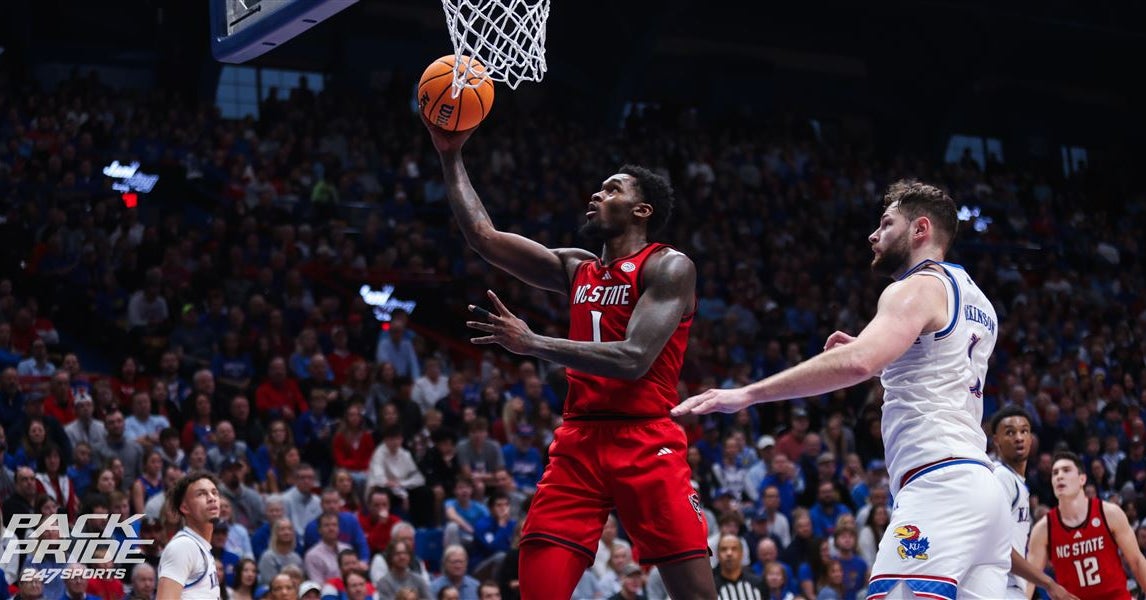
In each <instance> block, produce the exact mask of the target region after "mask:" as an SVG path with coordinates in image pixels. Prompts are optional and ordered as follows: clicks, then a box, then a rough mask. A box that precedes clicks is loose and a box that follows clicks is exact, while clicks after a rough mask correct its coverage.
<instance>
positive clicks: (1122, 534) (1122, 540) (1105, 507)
mask: <svg viewBox="0 0 1146 600" xmlns="http://www.w3.org/2000/svg"><path fill="white" fill-rule="evenodd" d="M1102 512H1103V513H1104V514H1105V516H1106V524H1107V525H1109V526H1110V533H1112V534H1114V542H1115V543H1116V544H1118V549H1119V550H1120V551H1121V552H1122V560H1124V561H1126V564H1127V565H1129V566H1130V571H1131V572H1132V573H1134V580H1135V581H1137V582H1138V589H1144V587H1143V586H1146V557H1143V556H1142V551H1141V550H1139V549H1138V540H1137V539H1135V536H1134V529H1133V528H1132V527H1130V520H1129V519H1127V518H1126V513H1124V512H1122V508H1121V507H1119V506H1118V505H1117V504H1113V503H1110V502H1103V503H1102Z"/></svg>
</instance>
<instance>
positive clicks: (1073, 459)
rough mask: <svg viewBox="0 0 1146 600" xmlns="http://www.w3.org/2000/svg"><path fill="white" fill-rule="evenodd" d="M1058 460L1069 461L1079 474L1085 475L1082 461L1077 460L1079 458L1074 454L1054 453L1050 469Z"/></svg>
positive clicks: (1065, 451)
mask: <svg viewBox="0 0 1146 600" xmlns="http://www.w3.org/2000/svg"><path fill="white" fill-rule="evenodd" d="M1060 460H1069V461H1070V462H1072V463H1074V466H1075V467H1077V468H1078V472H1079V473H1082V474H1083V475H1086V469H1085V468H1083V466H1082V459H1081V458H1079V456H1078V455H1077V454H1075V453H1074V452H1071V451H1070V450H1059V451H1058V452H1055V453H1054V457H1053V458H1052V459H1051V466H1052V468H1053V466H1054V464H1055V463H1056V462H1058V461H1060Z"/></svg>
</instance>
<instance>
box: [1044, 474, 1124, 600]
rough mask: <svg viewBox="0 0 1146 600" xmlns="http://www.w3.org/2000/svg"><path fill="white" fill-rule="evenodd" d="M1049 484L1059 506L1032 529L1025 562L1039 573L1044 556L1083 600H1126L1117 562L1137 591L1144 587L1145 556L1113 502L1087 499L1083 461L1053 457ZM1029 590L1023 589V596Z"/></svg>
mask: <svg viewBox="0 0 1146 600" xmlns="http://www.w3.org/2000/svg"><path fill="white" fill-rule="evenodd" d="M1051 483H1052V484H1053V485H1054V495H1055V497H1056V498H1058V507H1057V508H1052V509H1051V511H1050V512H1049V513H1048V514H1047V516H1045V517H1043V518H1042V519H1040V520H1039V522H1038V523H1035V526H1034V528H1033V529H1032V530H1031V542H1030V546H1029V549H1028V550H1027V557H1028V560H1029V561H1030V562H1031V564H1032V565H1033V566H1034V567H1035V568H1036V569H1039V570H1042V569H1044V568H1046V563H1047V557H1048V556H1049V557H1050V562H1051V566H1053V567H1054V577H1055V580H1056V581H1058V583H1060V584H1061V585H1062V586H1063V587H1065V588H1066V589H1067V590H1069V591H1070V592H1071V593H1073V594H1075V595H1076V596H1078V597H1079V598H1081V599H1082V600H1091V599H1095V600H1098V599H1101V600H1115V599H1119V598H1124V599H1127V600H1128V599H1129V598H1130V593H1129V592H1127V591H1126V573H1125V571H1123V569H1122V559H1125V560H1126V564H1128V565H1130V569H1131V570H1132V571H1133V572H1134V579H1136V580H1138V587H1139V588H1141V587H1142V585H1143V584H1146V558H1144V557H1143V556H1142V552H1141V551H1140V550H1138V541H1137V540H1136V539H1135V536H1134V530H1133V529H1131V527H1130V521H1129V520H1128V519H1127V518H1126V513H1124V512H1122V509H1121V508H1119V506H1118V505H1117V504H1112V503H1110V502H1103V501H1102V500H1100V499H1098V498H1087V497H1086V493H1085V492H1084V491H1083V488H1084V487H1085V486H1086V475H1085V474H1083V471H1082V459H1080V458H1079V457H1078V455H1076V454H1074V453H1072V452H1058V453H1056V454H1055V457H1054V464H1053V466H1052V467H1051ZM1119 550H1121V551H1122V557H1121V558H1119V556H1118V551H1119ZM1031 591H1032V589H1031V587H1030V586H1028V588H1027V595H1028V596H1029V595H1030V593H1031Z"/></svg>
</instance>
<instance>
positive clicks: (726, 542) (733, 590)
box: [712, 533, 764, 600]
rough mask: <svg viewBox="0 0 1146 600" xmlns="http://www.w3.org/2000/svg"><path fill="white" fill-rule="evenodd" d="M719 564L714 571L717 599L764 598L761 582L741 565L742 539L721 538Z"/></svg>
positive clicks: (760, 599) (733, 537) (723, 536)
mask: <svg viewBox="0 0 1146 600" xmlns="http://www.w3.org/2000/svg"><path fill="white" fill-rule="evenodd" d="M716 557H717V559H718V560H719V564H718V565H717V567H716V568H715V569H713V572H712V575H713V579H715V580H716V597H717V598H718V599H719V600H762V599H763V598H764V592H763V591H762V589H763V586H762V585H761V581H760V579H759V578H757V577H756V576H755V575H753V574H752V573H749V572H746V571H745V570H744V567H743V566H742V565H741V564H740V561H741V559H743V558H744V550H743V548H742V547H741V545H740V537H739V536H736V535H732V534H730V533H726V534H724V535H722V536H720V543H719V544H717V546H716Z"/></svg>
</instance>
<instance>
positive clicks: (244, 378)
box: [211, 331, 255, 392]
mask: <svg viewBox="0 0 1146 600" xmlns="http://www.w3.org/2000/svg"><path fill="white" fill-rule="evenodd" d="M211 372H212V373H214V374H215V380H216V381H218V382H219V385H220V386H223V387H226V388H227V389H229V390H232V391H235V392H239V391H244V390H247V389H250V387H251V378H252V377H254V376H255V363H254V362H253V361H252V360H251V355H250V354H248V353H247V352H243V351H242V349H241V347H240V346H239V334H237V333H235V332H233V331H228V332H227V333H225V334H223V347H222V348H221V349H220V351H219V352H218V353H217V354H215V356H213V357H212V358H211Z"/></svg>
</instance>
